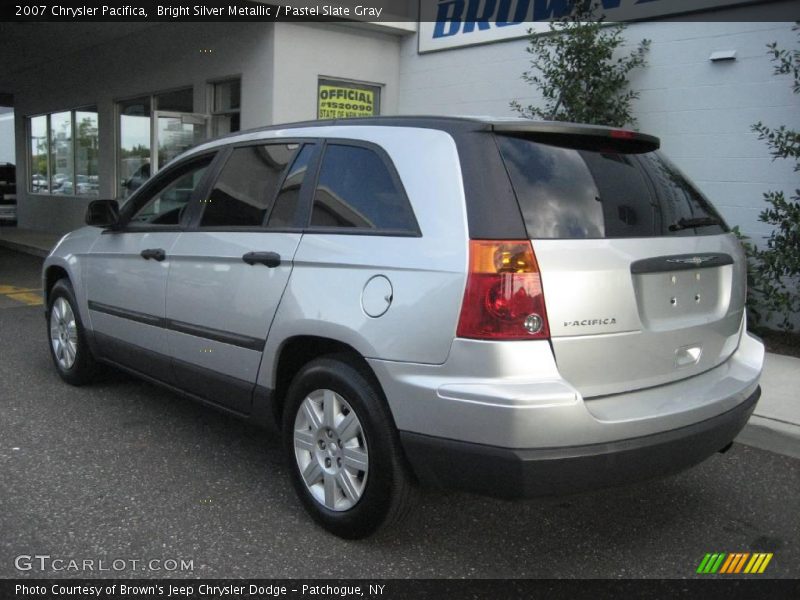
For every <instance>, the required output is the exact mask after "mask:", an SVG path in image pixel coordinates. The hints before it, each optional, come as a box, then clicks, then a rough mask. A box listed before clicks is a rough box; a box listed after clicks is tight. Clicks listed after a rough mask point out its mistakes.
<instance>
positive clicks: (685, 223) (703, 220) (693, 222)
mask: <svg viewBox="0 0 800 600" xmlns="http://www.w3.org/2000/svg"><path fill="white" fill-rule="evenodd" d="M719 224H720V221H719V219H716V218H714V217H695V218H692V219H684V218H683V217H681V218H680V219H678V222H677V223H673V224H672V225H670V226H669V230H670V231H680V230H682V229H692V228H693V227H711V226H712V225H719Z"/></svg>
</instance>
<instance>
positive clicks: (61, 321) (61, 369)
mask: <svg viewBox="0 0 800 600" xmlns="http://www.w3.org/2000/svg"><path fill="white" fill-rule="evenodd" d="M47 337H48V342H49V343H48V347H49V348H50V357H51V358H52V359H53V364H54V365H55V367H56V371H58V374H59V375H60V376H61V379H63V380H64V381H66V382H67V383H69V384H71V385H83V384H85V383H89V382H90V381H91V380H92V379H94V376H95V374H96V372H97V363H96V362H95V360H94V356H92V351H91V349H90V348H89V344H88V343H87V341H86V330H85V329H84V327H83V322H82V321H81V315H80V313H79V312H78V303H77V301H76V300H75V292H74V291H73V289H72V284H70V282H69V280H68V279H59V280H58V281H57V282H56V283H55V285H54V286H53V288H52V289H51V290H50V294H49V295H48V300H47Z"/></svg>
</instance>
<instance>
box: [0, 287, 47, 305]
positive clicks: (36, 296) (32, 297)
mask: <svg viewBox="0 0 800 600" xmlns="http://www.w3.org/2000/svg"><path fill="white" fill-rule="evenodd" d="M5 296H6V298H11V299H12V300H16V301H17V302H22V303H24V304H27V305H28V306H41V305H42V304H44V300H43V299H42V292H40V291H39V290H33V291H30V292H17V293H15V294H5Z"/></svg>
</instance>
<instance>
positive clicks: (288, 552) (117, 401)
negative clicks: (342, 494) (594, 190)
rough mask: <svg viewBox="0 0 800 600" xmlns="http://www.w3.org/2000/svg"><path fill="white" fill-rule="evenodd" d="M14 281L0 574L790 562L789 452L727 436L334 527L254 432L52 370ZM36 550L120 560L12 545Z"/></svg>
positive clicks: (441, 496)
mask: <svg viewBox="0 0 800 600" xmlns="http://www.w3.org/2000/svg"><path fill="white" fill-rule="evenodd" d="M40 264H41V261H40V260H39V259H36V258H34V257H30V256H26V255H21V254H16V253H13V252H10V251H7V250H3V249H0V286H3V285H5V286H10V287H15V288H20V289H25V290H31V289H35V288H36V287H38V286H39V285H40V284H39V279H38V269H39V268H40ZM6 289H7V288H6ZM24 293H26V294H30V293H35V292H30V291H27V292H24ZM12 295H13V293H12ZM27 299H28V302H25V301H22V300H15V299H14V298H10V297H9V295H8V294H6V295H3V294H2V289H0V577H43V576H46V577H55V576H58V577H87V576H107V577H148V576H158V577H162V576H175V577H187V576H188V577H263V578H279V577H298V578H301V577H302V578H305V577H336V578H340V577H347V578H350V577H352V578H361V577H369V578H373V577H386V578H389V577H392V578H394V577H398V578H404V577H414V578H422V577H500V578H527V577H566V578H574V577H649V578H659V577H679V578H682V577H694V576H696V575H695V571H696V569H697V567H698V565H699V563H700V561H701V560H702V559H703V557H704V555H705V554H706V553H709V552H771V553H774V557H773V558H772V560H771V562H770V564H769V566H768V568H767V570H766V572H765V573H764V575H757V576H752V577H794V578H797V577H800V510H798V509H799V508H800V507H799V506H798V501H797V499H798V491H799V490H800V460H798V459H795V458H792V457H790V456H785V455H781V454H776V453H772V452H768V451H765V450H760V449H757V448H753V447H749V446H745V445H742V444H734V446H733V448H732V449H731V450H730V451H729V452H728V453H726V454H724V455H721V454H718V455H715V456H713V457H711V458H710V459H709V460H707V461H706V462H704V463H703V464H701V465H699V466H697V467H695V468H693V469H691V470H689V471H687V472H684V473H682V474H679V475H676V476H673V477H669V478H666V479H659V480H654V481H651V482H645V483H641V484H637V485H633V486H628V487H624V488H617V489H610V490H601V491H596V492H592V493H587V494H581V495H575V496H569V497H562V498H549V499H537V500H529V501H518V502H507V501H500V500H494V499H488V498H482V497H478V496H472V495H468V494H460V493H444V492H432V491H428V492H424V493H422V497H421V500H420V502H419V505H418V507H417V509H416V510H415V511H414V514H413V516H412V518H411V519H410V521H409V522H408V523H406V524H405V525H404V526H403V527H401V528H398V529H395V530H393V531H389V532H386V533H383V534H381V535H379V536H377V537H375V538H371V539H368V540H363V541H356V542H353V541H343V540H340V539H338V538H335V537H332V536H331V535H329V534H327V533H325V532H324V531H323V530H321V529H319V528H318V527H316V526H315V525H314V524H313V522H312V521H311V520H310V519H309V518H308V517H307V516H306V515H305V513H304V512H303V510H302V508H301V507H300V505H299V503H298V502H297V501H296V500H295V497H294V492H293V490H292V489H291V486H290V484H289V481H288V476H287V468H286V466H285V465H284V463H283V460H282V457H281V453H280V449H279V444H278V441H277V440H276V439H275V438H273V437H270V436H269V435H268V434H267V433H265V432H263V431H261V430H259V429H256V428H255V427H252V426H250V425H248V424H246V423H243V422H240V421H238V420H236V419H234V418H232V417H228V416H226V415H223V414H220V413H218V412H216V411H214V410H212V409H209V408H206V407H202V406H199V405H197V404H194V403H192V402H190V401H188V400H185V399H183V398H180V397H177V396H175V395H173V394H171V393H170V392H167V391H164V390H162V389H160V388H158V387H155V386H153V385H150V384H147V383H144V382H140V381H138V380H135V379H133V378H131V377H128V376H125V375H122V374H119V373H115V372H113V371H110V372H109V373H107V374H106V375H105V376H104V378H103V379H102V380H101V381H100V382H98V383H96V384H93V385H91V386H87V387H83V388H75V387H71V386H69V385H67V384H65V383H63V382H62V381H61V379H60V378H59V377H58V375H57V374H56V372H55V370H54V368H53V366H52V365H51V362H50V357H49V354H48V351H47V339H46V330H45V321H44V318H43V313H42V307H41V306H36V305H32V304H31V298H30V297H27ZM35 555H47V556H50V558H49V559H47V561H48V564H52V561H53V560H56V559H58V560H62V561H65V562H63V563H58V564H59V565H61V566H65V565H69V562H68V561H69V560H75V561H84V560H92V561H95V562H94V563H93V564H94V566H95V568H97V567H98V566H99V561H104V564H105V565H106V567H107V568H108V567H109V566H110V565H111V564H112V561H114V560H119V559H121V560H124V561H125V568H124V569H123V570H121V571H116V570H113V569H110V570H108V571H97V570H95V571H84V570H78V571H69V570H62V571H58V572H55V571H52V570H47V569H45V570H44V571H41V570H39V569H38V568H37V564H36V561H35V560H34V561H29V560H27V559H25V558H23V559H22V561H21V562H20V560H19V559H18V558H17V557H20V556H23V557H26V556H35ZM154 559H155V560H159V561H162V562H161V563H158V565H165V563H166V565H168V566H172V563H167V562H166V561H169V560H175V561H178V563H179V562H180V561H181V560H184V561H191V563H192V568H191V569H187V570H183V571H182V570H180V569H176V570H169V571H167V570H165V567H163V566H162V567H161V570H159V571H152V570H147V567H146V566H145V565H146V563H147V562H148V561H150V560H154ZM131 561H137V562H136V563H132V562H131ZM31 562H32V563H33V566H32V567H31V568H30V570H18V569H17V568H16V567H17V566H22V567H26V565H28V564H31ZM15 563H17V564H16V565H15ZM120 564H122V563H117V565H120ZM158 565H156V567H158ZM704 577H709V576H708V575H706V576H704ZM722 577H724V576H722ZM748 577H751V576H748Z"/></svg>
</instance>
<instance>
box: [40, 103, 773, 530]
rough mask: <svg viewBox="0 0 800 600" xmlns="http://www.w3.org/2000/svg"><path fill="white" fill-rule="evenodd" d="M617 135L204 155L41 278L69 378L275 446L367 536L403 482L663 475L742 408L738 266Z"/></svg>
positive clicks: (741, 276) (479, 484) (293, 141)
mask: <svg viewBox="0 0 800 600" xmlns="http://www.w3.org/2000/svg"><path fill="white" fill-rule="evenodd" d="M658 147H659V140H658V139H657V138H655V137H652V136H648V135H644V134H640V133H636V132H632V131H627V130H621V129H610V128H604V127H596V126H587V125H575V124H569V123H548V122H536V121H526V120H493V119H466V118H464V119H462V118H441V117H377V118H370V119H347V120H337V121H315V122H309V123H298V124H294V125H288V126H280V127H269V128H266V129H260V130H254V131H248V132H241V133H236V134H233V135H230V136H227V137H224V138H221V139H218V140H215V141H211V142H208V143H204V144H202V145H200V146H197V147H195V148H193V149H191V150H189V151H188V152H186V153H185V154H183V155H182V156H180V157H178V158H177V159H175V160H174V161H172V162H171V163H169V164H168V165H167V166H165V167H164V168H163V169H161V170H160V171H159V172H158V173H156V174H155V175H154V176H153V177H152V178H151V179H150V180H149V181H147V182H146V183H145V184H144V185H142V186H141V187H140V188H139V189H138V190H136V192H135V193H134V194H133V195H132V196H131V197H130V199H129V200H127V201H126V202H125V203H124V204H123V205H122V206H121V207H118V206H117V203H116V202H115V201H111V200H98V201H95V202H92V203H91V204H90V205H89V207H88V209H87V215H86V222H87V224H88V227H84V228H82V229H79V230H77V231H74V232H72V233H70V234H68V235H66V236H65V237H64V238H63V239H62V240H61V241H60V242H59V243H58V245H57V246H56V247H55V248H54V249H53V251H52V253H51V254H50V256H49V257H48V258H47V260H46V261H45V264H44V273H43V278H44V289H45V291H46V316H47V326H48V329H47V331H48V338H49V347H50V351H51V354H52V358H53V362H54V363H55V367H56V369H57V370H58V372H59V374H60V375H61V377H62V378H63V379H64V380H65V381H67V382H68V383H71V384H74V385H79V384H84V383H87V382H89V381H90V380H91V379H92V376H93V375H94V374H95V372H96V370H97V367H98V363H106V364H109V365H113V366H115V367H118V368H120V369H123V370H125V371H129V372H131V373H134V374H136V375H138V376H140V377H143V378H145V379H147V380H149V381H152V382H154V383H158V384H160V385H163V386H166V387H168V388H170V389H172V390H174V391H176V392H179V393H181V394H184V395H187V396H189V397H191V398H193V399H196V400H198V401H200V402H204V403H206V404H209V405H211V406H214V407H216V408H219V409H221V410H224V411H226V412H229V413H232V414H234V415H238V416H241V417H243V418H247V419H250V420H253V421H256V422H258V423H261V424H264V425H267V426H270V427H272V428H275V427H277V428H278V429H279V430H280V431H281V433H282V436H283V440H284V444H283V447H284V452H285V457H286V460H287V461H288V463H289V464H290V466H291V468H290V472H291V478H292V482H293V485H294V487H295V488H296V491H297V494H298V496H299V498H300V500H301V502H302V503H303V505H304V506H305V508H306V509H307V510H308V512H309V513H310V514H311V516H312V517H313V518H314V519H315V520H316V521H317V522H318V523H320V524H321V525H322V526H323V527H325V528H326V529H328V530H329V531H331V532H333V533H335V534H336V535H339V536H343V537H348V538H359V537H364V536H366V535H369V534H370V533H372V532H374V531H375V530H377V529H378V528H380V527H382V526H385V525H387V524H389V523H392V522H395V521H397V520H398V519H399V518H400V517H401V516H402V515H403V514H404V513H406V512H407V509H408V506H409V505H410V500H411V498H412V497H413V495H414V494H413V492H414V488H415V485H416V484H418V483H422V484H425V485H429V486H436V487H445V488H456V489H462V490H469V491H473V492H478V493H482V494H488V495H493V496H498V497H505V498H515V497H516V498H518V497H528V496H534V495H545V494H559V493H568V492H574V491H577V490H581V489H588V488H593V487H601V486H609V485H615V484H620V483H624V482H628V481H634V480H639V479H646V478H649V477H654V476H660V475H665V474H669V473H674V472H677V471H679V470H681V469H685V468H687V467H689V466H691V465H693V464H696V463H698V462H700V461H702V460H704V459H705V458H707V457H708V456H710V455H712V454H713V453H715V452H717V451H720V450H725V449H727V447H728V446H729V445H730V443H731V441H732V440H733V438H734V437H735V436H736V435H737V433H738V432H739V431H740V430H741V429H742V427H743V426H744V424H745V423H746V422H747V419H748V417H749V416H750V414H751V413H752V411H753V408H754V406H755V404H756V401H757V400H758V397H759V394H760V388H759V385H758V382H759V376H760V373H761V368H762V363H763V359H764V349H763V346H762V344H761V343H760V342H759V341H758V340H757V339H756V338H754V337H752V336H751V335H749V334H748V333H747V324H746V322H745V312H744V302H745V285H746V283H745V274H746V265H745V257H744V254H743V252H742V249H741V247H740V245H739V243H738V241H737V239H736V237H735V236H734V235H733V234H731V233H730V231H729V230H728V228H727V226H726V225H725V223H724V222H723V220H722V218H721V217H720V215H719V214H718V213H717V212H716V210H715V209H714V207H713V206H712V205H711V204H710V203H709V201H708V200H707V199H706V198H705V197H704V196H703V194H702V193H700V192H699V191H698V189H697V188H696V187H695V186H694V185H693V184H692V183H691V182H690V181H689V180H687V178H686V177H685V176H684V175H683V174H682V173H681V172H680V171H679V170H678V169H677V168H676V167H675V166H674V165H673V164H672V163H671V162H669V160H667V159H666V158H665V157H664V156H663V155H662V154H660V153H659V152H658V151H657V150H658Z"/></svg>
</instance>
